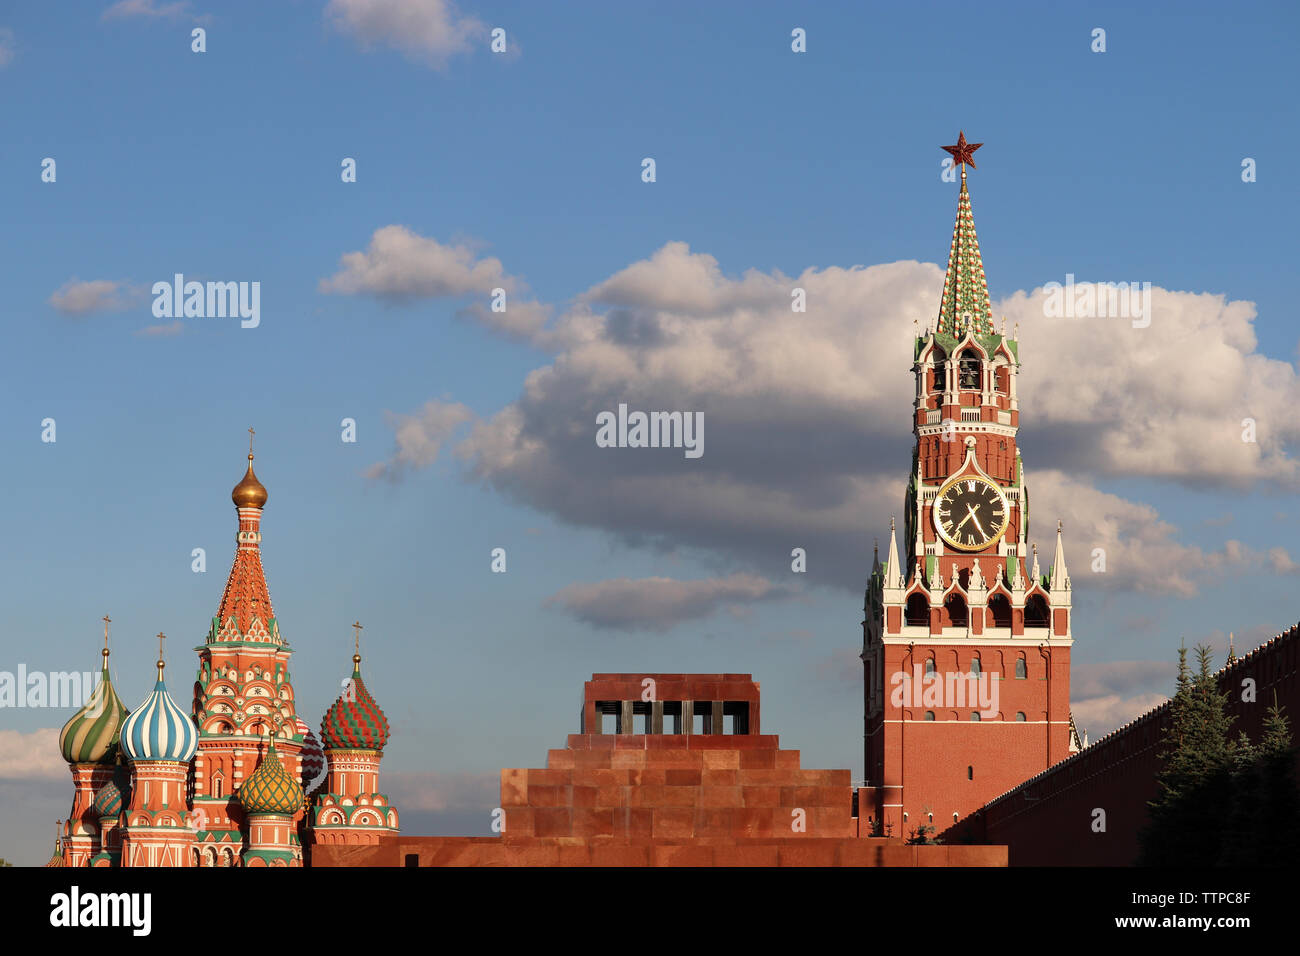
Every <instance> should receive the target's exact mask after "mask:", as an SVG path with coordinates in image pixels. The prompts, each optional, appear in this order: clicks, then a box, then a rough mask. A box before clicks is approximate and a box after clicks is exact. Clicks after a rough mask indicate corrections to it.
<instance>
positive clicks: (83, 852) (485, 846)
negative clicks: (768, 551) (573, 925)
mask: <svg viewBox="0 0 1300 956" xmlns="http://www.w3.org/2000/svg"><path fill="white" fill-rule="evenodd" d="M979 145H980V144H970V143H967V142H966V139H965V136H964V134H963V135H962V136H960V137H959V139H958V142H957V144H956V145H954V146H949V147H944V148H945V149H947V150H948V151H949V152H950V153H951V154H952V156H953V162H954V164H955V165H956V166H960V169H961V188H960V193H959V196H958V203H957V220H956V226H955V228H954V230H953V236H952V244H951V246H950V250H949V256H948V268H947V273H946V276H945V278H944V285H943V293H942V296H941V300H940V303H939V310H938V315H937V318H936V319H935V320H934V321H933V322H932V323H930V324H929V326H928V327H927V328H925V329H919V328H918V330H917V332H918V334H917V336H916V338H915V340H914V343H913V354H912V363H913V364H912V368H913V372H914V375H915V379H916V400H915V404H914V408H913V412H912V421H913V433H914V435H915V445H914V448H913V451H912V461H911V467H910V470H909V472H908V475H907V483H906V491H905V497H904V502H905V504H904V509H903V514H902V527H901V528H898V527H895V526H891V528H890V535H889V543H888V552H887V554H886V556H885V558H884V560H883V561H882V560H881V559H880V557H879V555H878V554H877V555H876V557H875V559H874V560H873V562H872V567H871V570H870V573H869V577H868V579H867V586H866V595H865V604H864V609H863V614H864V620H863V623H862V628H863V642H862V655H861V657H862V663H863V746H864V760H865V763H864V773H865V779H864V781H862V782H860V783H857V784H855V782H854V781H853V780H852V778H851V773H850V771H849V770H846V769H828V770H821V769H811V768H806V767H804V766H802V763H801V760H800V754H799V751H798V750H789V749H783V748H782V747H781V746H780V742H779V739H778V737H777V736H776V735H775V734H770V733H765V732H764V728H763V727H762V724H761V698H760V693H759V690H760V689H759V684H758V683H757V682H756V681H754V680H753V679H752V677H751V675H749V674H668V673H659V674H593V675H592V678H591V680H590V681H587V682H586V684H585V687H584V694H583V709H582V715H581V720H580V723H579V726H578V728H577V732H576V733H571V734H569V735H568V738H567V741H566V745H565V746H564V747H563V748H559V749H554V750H550V751H549V752H548V753H547V756H546V766H545V767H543V768H535V769H532V768H524V769H505V770H502V771H501V803H500V813H499V821H498V822H499V826H498V827H494V829H499V832H498V833H497V835H495V836H491V837H419V836H409V835H407V834H405V833H403V832H402V831H401V830H400V829H399V816H398V808H396V807H394V806H392V805H391V804H390V802H389V800H388V798H387V797H386V796H385V795H384V793H383V792H382V790H381V784H380V779H379V764H380V760H381V758H382V756H383V752H384V748H385V746H386V745H387V743H388V739H389V728H388V722H387V720H386V718H385V717H384V713H383V711H382V710H381V709H380V706H379V704H378V703H377V702H376V700H375V698H374V697H373V696H372V694H371V692H370V690H369V689H368V688H367V687H366V684H365V682H364V680H363V679H362V676H361V655H360V645H359V641H358V644H357V651H356V653H355V654H354V656H353V659H352V671H351V678H350V679H349V680H347V681H345V690H344V692H343V693H342V694H341V695H340V696H339V698H338V699H337V700H336V701H334V702H333V704H331V705H330V707H329V708H328V710H326V712H325V713H324V715H323V716H322V718H321V720H320V724H319V727H320V733H319V736H317V735H316V734H314V733H313V731H312V729H311V728H310V726H309V725H308V723H307V721H306V719H304V715H303V714H302V713H301V712H300V711H299V709H298V705H297V701H296V698H295V695H294V690H293V684H292V682H291V679H290V675H289V657H290V655H291V653H292V651H291V649H290V646H289V644H288V642H287V641H286V640H285V639H284V638H283V637H282V636H281V633H280V628H279V623H278V621H277V619H276V617H275V612H274V611H273V610H272V607H271V598H270V594H269V592H268V589H267V584H266V578H265V575H264V573H263V570H262V560H261V543H262V530H261V525H262V511H263V508H264V506H265V505H266V503H267V499H268V494H267V490H266V488H265V487H263V485H262V484H261V482H260V481H258V479H257V476H256V475H255V474H254V471H253V454H252V452H251V449H250V452H249V455H248V467H247V471H246V473H245V475H244V477H243V479H242V480H241V481H240V482H239V483H238V484H237V485H236V486H235V489H234V491H233V493H232V498H233V500H234V504H235V508H236V511H237V514H238V530H237V534H236V541H237V548H236V551H235V557H234V562H233V564H232V566H231V569H230V576H229V579H228V581H227V583H226V588H225V591H224V593H223V594H222V596H221V601H220V605H219V606H218V609H217V613H216V615H215V616H214V617H213V618H212V620H211V624H210V626H209V628H208V631H207V634H206V639H205V640H204V642H203V644H201V645H200V646H199V647H198V648H196V651H197V653H198V669H197V673H196V677H195V680H194V682H193V684H192V685H190V686H189V687H186V686H185V685H184V684H183V683H182V682H179V681H175V680H173V681H172V684H171V689H169V687H168V681H167V679H166V677H165V673H166V669H165V668H166V664H165V658H164V654H163V650H162V645H163V641H162V640H161V637H162V635H159V637H160V641H159V645H160V650H159V659H158V663H157V679H156V683H155V686H154V689H153V691H152V692H151V693H150V694H149V695H148V697H147V698H146V699H145V700H144V701H142V702H141V703H140V704H139V705H138V706H137V707H135V709H133V710H130V711H128V710H127V708H126V707H125V706H124V705H123V703H122V701H121V700H120V699H119V697H118V695H117V693H116V691H115V690H114V688H113V684H112V681H111V679H110V677H109V667H108V658H109V647H108V638H109V632H108V623H109V622H108V619H107V618H105V622H104V624H105V627H104V647H103V650H102V651H101V653H102V656H103V667H102V679H101V682H100V683H99V684H98V686H97V688H96V690H95V692H94V694H93V695H92V697H91V698H90V700H89V701H88V702H87V704H86V706H85V707H83V708H82V709H81V710H80V711H78V712H77V713H76V714H75V715H73V717H72V718H71V719H70V720H69V721H68V723H67V724H66V725H65V726H64V728H63V730H62V732H61V734H60V737H59V745H60V748H61V750H62V755H63V758H64V760H65V761H66V762H67V763H68V765H69V767H70V769H71V772H72V783H73V797H72V809H71V812H70V814H69V816H68V819H67V820H66V822H61V830H60V835H59V839H58V840H57V844H56V850H55V854H54V856H53V858H52V859H51V860H50V863H49V864H48V865H50V866H66V867H85V866H89V867H114V866H122V867H140V866H143V867H156V866H182V867H189V866H196V867H199V866H217V867H220V866H272V867H298V866H357V865H360V866H441V865H522V866H592V865H594V866H673V865H681V866H736V865H747V866H788V865H794V866H918V865H925V866H1006V865H1008V863H1010V864H1012V865H1053V864H1055V865H1130V864H1132V863H1133V862H1134V861H1135V859H1136V857H1137V852H1138V832H1139V830H1140V829H1141V827H1142V826H1143V824H1144V823H1145V820H1146V804H1147V801H1149V800H1151V799H1152V798H1154V796H1155V795H1156V771H1157V769H1158V767H1159V758H1158V756H1157V754H1158V751H1159V749H1160V742H1161V735H1162V730H1163V728H1164V727H1165V726H1166V725H1167V722H1168V719H1169V708H1168V705H1167V704H1166V705H1163V706H1161V707H1157V708H1156V709H1155V710H1152V711H1151V712H1149V713H1147V714H1144V715H1142V716H1140V717H1138V718H1137V719H1136V720H1134V721H1133V722H1132V723H1130V724H1128V725H1127V726H1125V727H1123V728H1121V729H1120V730H1117V731H1115V732H1114V733H1112V734H1110V735H1108V736H1106V737H1105V738H1103V739H1101V740H1099V741H1097V742H1094V743H1092V744H1091V745H1090V746H1084V742H1083V741H1081V740H1080V739H1079V736H1078V735H1077V733H1076V732H1075V728H1074V722H1073V719H1072V717H1071V713H1070V655H1071V650H1072V647H1073V643H1074V641H1073V622H1072V601H1071V594H1072V588H1071V581H1070V574H1069V571H1068V569H1067V568H1066V563H1065V551H1064V543H1063V539H1064V529H1063V528H1062V527H1061V525H1060V523H1059V522H1056V524H1055V528H1054V529H1053V530H1054V532H1055V540H1054V542H1052V545H1053V548H1052V551H1051V556H1050V560H1049V561H1047V562H1046V567H1044V564H1043V562H1042V561H1041V560H1040V556H1039V554H1038V550H1037V548H1036V546H1035V543H1034V539H1033V538H1032V537H1031V536H1030V521H1029V519H1030V502H1029V491H1028V481H1027V477H1026V471H1025V467H1024V464H1023V462H1022V460H1021V454H1020V448H1019V446H1018V443H1017V433H1018V431H1019V425H1020V415H1021V396H1020V394H1019V391H1018V389H1017V384H1016V383H1017V375H1018V372H1019V368H1020V354H1019V343H1018V342H1017V338H1016V335H1015V332H1014V330H1013V334H1012V335H1010V336H1008V335H1007V334H1006V327H1005V321H1004V322H1003V324H1002V327H1001V328H997V327H995V325H994V321H993V315H992V310H991V307H990V302H989V293H988V285H987V282H986V280H985V276H984V266H983V262H982V260H981V257H980V248H979V240H978V239H977V238H976V233H975V222H974V218H973V215H972V211H971V200H970V194H969V192H968V190H967V185H966V169H967V166H970V167H972V168H973V167H974V163H973V161H972V155H973V153H974V151H975V150H976V149H977V148H978V147H979ZM1025 399H1026V400H1027V402H1029V403H1030V409H1031V414H1032V401H1033V396H1032V395H1027V396H1025ZM900 538H901V542H900ZM354 626H356V627H357V628H359V627H360V625H359V624H358V625H354ZM1298 645H1300V629H1297V628H1292V629H1291V630H1289V631H1287V632H1286V633H1284V634H1281V635H1279V636H1278V637H1276V638H1274V639H1273V640H1271V641H1269V642H1268V643H1267V644H1265V645H1263V646H1261V647H1259V648H1257V649H1255V650H1254V651H1252V652H1250V653H1249V654H1247V655H1245V656H1244V657H1242V658H1240V659H1234V660H1233V661H1231V663H1230V664H1229V665H1228V666H1227V667H1226V668H1224V669H1223V670H1222V671H1220V673H1219V675H1218V679H1219V681H1220V686H1221V687H1227V686H1228V685H1229V684H1232V685H1234V686H1238V685H1239V683H1240V680H1241V679H1242V678H1245V677H1252V678H1254V680H1255V681H1256V684H1257V686H1258V688H1259V691H1260V693H1259V695H1258V698H1259V699H1260V700H1272V699H1273V695H1274V693H1275V694H1276V699H1277V701H1278V702H1279V703H1280V704H1282V705H1283V706H1284V707H1286V708H1288V710H1289V711H1290V712H1291V713H1296V712H1297V711H1300V694H1298V693H1297V686H1298V685H1297V682H1296V663H1297V661H1296V658H1297V646H1298ZM1236 697H1237V695H1234V696H1233V698H1232V700H1233V701H1236ZM1230 706H1231V707H1232V708H1233V713H1234V715H1235V716H1236V718H1237V722H1236V724H1235V725H1234V727H1236V728H1240V729H1242V730H1245V731H1246V732H1247V733H1248V734H1250V735H1251V737H1252V738H1257V737H1258V734H1259V731H1260V725H1261V722H1262V719H1263V716H1264V715H1263V713H1262V708H1257V707H1253V706H1252V705H1248V704H1242V703H1240V702H1239V701H1237V702H1236V703H1235V704H1231V705H1230ZM557 733H558V732H557ZM1098 807H1103V808H1105V809H1106V813H1107V820H1108V826H1107V828H1106V831H1105V832H1102V833H1097V832H1094V830H1093V828H1092V826H1091V823H1092V820H1093V811H1094V809H1095V808H1098ZM936 839H937V840H938V841H941V842H935V840H936Z"/></svg>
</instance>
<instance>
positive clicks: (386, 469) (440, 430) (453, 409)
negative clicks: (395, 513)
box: [366, 400, 474, 480]
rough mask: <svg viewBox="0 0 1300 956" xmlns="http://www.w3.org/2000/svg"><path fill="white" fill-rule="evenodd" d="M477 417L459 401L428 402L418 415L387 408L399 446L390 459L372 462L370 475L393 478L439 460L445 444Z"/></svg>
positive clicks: (387, 415) (368, 470)
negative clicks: (400, 412)
mask: <svg viewBox="0 0 1300 956" xmlns="http://www.w3.org/2000/svg"><path fill="white" fill-rule="evenodd" d="M473 417H474V413H473V412H472V411H470V410H469V409H468V408H467V407H466V406H464V405H461V404H460V403H458V402H440V401H437V400H433V401H429V402H425V404H424V408H422V409H421V410H420V411H419V413H417V414H415V415H396V414H394V413H393V412H389V411H385V412H384V418H385V420H386V421H387V422H388V424H389V426H390V427H391V428H392V429H393V432H394V434H395V436H396V440H397V448H396V450H395V451H394V452H393V454H392V456H391V457H390V458H389V459H388V460H387V461H384V462H379V463H377V464H374V465H371V466H370V468H369V469H367V471H366V477H367V478H388V479H390V480H393V479H396V478H398V477H400V476H401V474H402V473H403V472H405V471H406V470H407V469H409V468H425V467H427V466H429V465H432V464H433V463H434V462H435V461H437V460H438V451H439V450H440V449H441V448H442V445H443V443H444V442H445V441H446V440H447V439H448V438H450V437H451V435H452V433H453V432H455V430H456V429H457V428H458V427H460V426H461V425H462V424H464V423H465V422H468V421H470V420H472V419H473Z"/></svg>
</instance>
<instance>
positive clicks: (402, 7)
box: [325, 0, 487, 69]
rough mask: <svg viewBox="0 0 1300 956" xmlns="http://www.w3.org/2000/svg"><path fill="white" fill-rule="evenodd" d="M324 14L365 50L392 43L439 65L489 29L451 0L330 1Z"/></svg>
mask: <svg viewBox="0 0 1300 956" xmlns="http://www.w3.org/2000/svg"><path fill="white" fill-rule="evenodd" d="M325 16H326V18H327V19H328V20H329V21H330V23H331V24H333V26H334V28H335V29H336V30H338V31H339V32H341V33H346V34H350V35H351V36H354V37H356V39H357V40H358V41H360V43H361V46H362V48H363V49H365V50H371V49H373V48H374V47H376V46H387V47H391V48H393V49H395V50H399V51H400V52H401V53H403V54H404V55H405V56H407V57H408V58H409V59H412V60H416V61H419V62H423V63H427V64H429V65H431V66H434V67H436V68H438V69H444V68H445V67H446V65H447V61H448V60H450V59H451V57H453V56H456V55H457V54H461V53H466V52H468V51H469V50H470V49H471V48H472V47H473V45H474V43H475V42H477V41H480V40H483V39H484V38H485V37H486V34H487V27H486V26H485V25H484V23H483V22H482V21H481V20H479V19H477V18H476V17H472V16H462V15H461V13H460V12H459V11H458V10H457V9H456V7H455V5H454V4H452V3H451V2H450V0H330V2H329V4H328V5H327V6H326V7H325Z"/></svg>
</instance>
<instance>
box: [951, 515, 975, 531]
mask: <svg viewBox="0 0 1300 956" xmlns="http://www.w3.org/2000/svg"><path fill="white" fill-rule="evenodd" d="M973 514H974V512H972V513H971V514H968V515H967V516H966V517H964V518H962V519H961V523H960V524H958V525H957V527H955V528H953V529H952V533H953V534H956V533H957V532H958V531H960V530H961V526H962V525H963V524H965V523H966V522H967V521H970V519H971V517H972V516H973Z"/></svg>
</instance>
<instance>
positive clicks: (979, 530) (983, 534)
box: [966, 505, 988, 538]
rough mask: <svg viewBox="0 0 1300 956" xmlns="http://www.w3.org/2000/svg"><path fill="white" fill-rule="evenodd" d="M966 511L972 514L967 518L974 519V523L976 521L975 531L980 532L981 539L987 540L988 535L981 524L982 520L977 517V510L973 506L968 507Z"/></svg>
mask: <svg viewBox="0 0 1300 956" xmlns="http://www.w3.org/2000/svg"><path fill="white" fill-rule="evenodd" d="M966 510H967V511H969V512H970V514H969V515H967V517H968V518H973V519H974V521H975V530H976V531H978V532H979V533H980V537H981V538H987V537H988V535H986V534H985V533H984V527H983V526H982V525H981V524H980V519H979V518H977V517H975V509H974V508H973V507H972V506H971V505H967V506H966Z"/></svg>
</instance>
